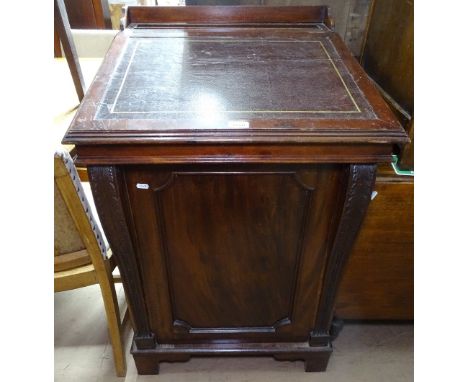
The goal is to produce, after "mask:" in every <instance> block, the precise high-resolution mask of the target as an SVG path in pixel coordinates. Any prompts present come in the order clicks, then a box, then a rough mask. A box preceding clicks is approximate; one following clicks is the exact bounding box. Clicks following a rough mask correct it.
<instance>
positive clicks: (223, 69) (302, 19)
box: [64, 7, 407, 374]
mask: <svg viewBox="0 0 468 382" xmlns="http://www.w3.org/2000/svg"><path fill="white" fill-rule="evenodd" d="M329 27H330V20H329V18H328V16H327V11H326V8H325V7H176V8H171V7H134V8H132V7H130V8H129V9H128V13H127V28H126V29H125V30H124V31H122V32H121V33H120V34H119V35H118V36H117V37H116V39H115V40H114V42H113V44H112V46H111V48H110V50H109V52H108V54H107V56H106V57H105V59H104V62H103V65H102V67H101V68H100V70H99V72H98V74H97V76H96V78H95V80H94V82H93V84H92V85H91V87H90V89H89V91H88V93H87V94H86V96H85V98H84V100H83V102H82V104H81V106H80V108H79V110H78V112H77V114H76V116H75V118H74V120H73V122H72V125H71V127H70V129H69V130H68V132H67V134H66V136H65V138H64V142H65V143H71V144H75V145H76V152H77V158H76V160H77V161H78V162H79V164H80V165H86V166H87V167H88V173H89V177H90V182H91V186H92V190H93V194H94V198H95V202H96V205H97V209H98V212H99V215H100V217H101V220H102V224H103V227H104V230H105V232H106V235H107V237H108V239H109V242H110V245H111V248H112V250H113V252H114V254H115V256H116V259H117V262H118V265H119V268H120V271H121V274H122V279H123V283H124V287H125V290H126V294H127V297H128V303H129V307H130V312H131V317H132V322H133V326H134V332H135V336H134V341H133V345H132V353H133V356H134V359H135V362H136V365H137V368H138V372H139V373H141V374H151V373H157V372H158V370H159V362H163V361H183V360H187V359H189V358H190V357H191V356H207V355H255V356H265V355H270V356H274V357H275V358H276V359H278V360H304V361H305V367H306V371H321V370H325V368H326V366H327V362H328V358H329V356H330V354H331V351H332V348H331V339H332V337H333V335H334V333H333V330H331V328H332V318H333V304H334V298H335V294H336V290H337V286H338V283H339V280H340V278H341V274H342V270H343V267H344V265H345V262H346V259H347V256H348V254H349V251H350V249H351V246H352V244H353V241H354V238H355V236H356V234H357V232H358V230H359V226H360V223H361V221H362V219H363V217H364V215H365V212H366V208H367V205H368V202H369V200H370V194H371V192H372V186H373V183H374V177H375V167H376V163H379V162H386V161H390V154H391V151H392V145H393V144H395V143H401V142H405V141H406V140H407V137H406V135H405V133H404V131H403V129H402V128H401V127H400V125H399V124H398V123H397V122H396V120H395V118H394V117H393V115H392V114H391V112H390V111H389V109H388V107H387V106H386V105H385V103H384V101H383V100H382V99H381V97H380V96H379V94H378V92H377V91H376V90H375V88H374V87H373V86H372V85H371V83H370V81H369V80H368V78H367V76H366V75H365V73H364V72H363V71H362V69H361V68H360V67H359V65H358V64H357V62H356V61H355V60H354V59H353V58H352V57H351V55H350V53H349V52H348V50H347V49H346V47H345V46H344V44H343V42H342V41H341V39H340V38H339V37H338V36H337V35H336V34H335V33H334V32H333V31H332V30H330V28H329Z"/></svg>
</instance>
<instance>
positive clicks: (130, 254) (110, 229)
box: [88, 166, 155, 349]
mask: <svg viewBox="0 0 468 382" xmlns="http://www.w3.org/2000/svg"><path fill="white" fill-rule="evenodd" d="M88 176H89V179H90V184H91V189H92V192H93V198H94V201H95V204H96V209H97V211H98V214H99V217H100V220H101V223H102V226H103V228H104V231H105V233H106V237H107V239H108V240H109V244H110V245H111V248H112V250H113V253H114V256H115V258H116V262H117V265H118V267H119V270H120V273H121V276H122V281H123V285H124V287H125V293H126V295H127V297H128V308H129V310H130V312H131V315H132V318H133V320H132V321H133V325H134V331H135V339H134V340H135V343H136V344H137V345H138V346H139V348H142V349H146V348H152V347H153V346H154V344H155V342H154V334H153V333H152V332H151V330H150V328H149V325H148V321H147V318H146V306H145V301H144V299H143V293H142V291H141V286H140V285H141V284H140V275H139V270H138V265H137V263H136V259H135V252H134V249H133V245H132V241H131V239H130V234H129V232H128V228H127V226H128V224H127V220H126V216H125V212H124V210H123V203H124V198H125V191H124V190H122V189H121V180H120V178H121V175H120V170H119V169H118V168H116V167H110V166H109V167H102V166H95V167H94V166H91V167H89V168H88Z"/></svg>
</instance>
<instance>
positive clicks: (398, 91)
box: [361, 0, 414, 114]
mask: <svg viewBox="0 0 468 382" xmlns="http://www.w3.org/2000/svg"><path fill="white" fill-rule="evenodd" d="M413 8H414V6H413V1H412V0H374V5H373V10H372V14H371V15H370V24H369V30H368V32H367V38H366V41H365V45H364V51H363V55H362V57H361V63H362V65H363V66H364V68H365V69H366V72H367V73H369V75H370V76H371V77H372V78H373V79H374V80H375V81H376V82H377V83H378V84H379V85H380V86H381V87H382V88H383V89H384V90H385V91H386V92H387V93H389V94H390V95H391V96H392V97H393V98H394V99H395V100H396V101H397V102H398V103H399V104H400V105H401V106H402V107H403V108H404V109H405V110H407V111H408V112H409V113H410V114H413V102H414V100H413V97H414V95H413V81H414V80H413V79H414V74H413V67H414V65H413V60H414V59H413V57H414V52H413V46H414V42H413V41H414V28H413V17H414V14H413Z"/></svg>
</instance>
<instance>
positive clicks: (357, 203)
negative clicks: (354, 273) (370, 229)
mask: <svg viewBox="0 0 468 382" xmlns="http://www.w3.org/2000/svg"><path fill="white" fill-rule="evenodd" d="M375 175H376V166H375V165H351V166H350V168H349V175H348V184H347V187H346V196H345V200H344V205H343V209H342V212H341V217H340V220H339V225H338V230H337V232H336V235H335V239H334V243H333V247H332V250H331V253H330V256H329V259H328V263H327V265H326V273H325V278H324V282H323V293H322V295H321V301H320V305H319V311H318V313H317V321H316V322H315V325H314V330H313V331H312V333H311V341H314V337H315V336H319V337H322V336H323V334H324V333H328V331H329V329H330V326H331V323H332V319H333V313H334V301H335V297H336V293H337V288H338V282H337V280H341V278H342V273H343V269H344V266H345V264H346V261H347V259H348V256H349V254H350V252H351V248H352V246H353V243H354V240H355V238H356V236H357V234H358V233H359V228H360V226H361V223H362V221H363V219H364V217H365V215H366V211H367V206H368V204H369V201H370V197H371V193H372V187H373V186H374V182H375Z"/></svg>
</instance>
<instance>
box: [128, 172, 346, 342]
mask: <svg viewBox="0 0 468 382" xmlns="http://www.w3.org/2000/svg"><path fill="white" fill-rule="evenodd" d="M343 176H344V171H343V168H342V166H340V165H320V166H308V167H289V168H285V167H284V166H283V167H271V166H270V167H263V168H246V167H243V168H232V169H229V168H228V169H227V168H226V166H223V167H222V169H221V168H219V169H218V168H215V167H210V168H206V167H205V168H197V169H194V168H193V167H192V168H190V169H184V168H174V167H173V168H168V167H161V166H160V167H156V166H146V167H128V168H127V169H126V171H125V182H126V187H127V192H128V201H129V203H128V207H129V208H128V210H129V214H130V215H131V219H132V220H133V221H134V227H135V230H134V232H133V239H134V241H135V245H136V246H137V248H138V250H137V254H138V255H137V256H138V259H137V260H138V263H139V267H140V270H141V274H142V284H143V293H144V295H145V298H146V301H147V302H148V304H147V307H148V309H149V312H148V317H149V322H150V326H151V329H152V331H153V332H154V333H156V335H157V337H158V338H157V340H158V341H161V342H164V343H171V342H174V343H175V342H178V341H184V340H185V341H187V340H193V339H197V338H198V339H210V338H223V339H229V338H232V339H235V338H240V337H242V338H243V339H246V338H249V337H252V338H256V339H260V338H261V339H262V340H264V341H278V340H282V339H283V340H284V339H288V340H289V341H291V340H296V341H307V339H308V337H309V334H310V331H311V330H312V329H313V327H314V321H315V316H316V312H317V308H318V303H319V298H320V296H319V294H318V293H317V291H320V290H321V288H320V283H321V281H322V275H323V272H324V262H325V261H326V259H327V257H328V256H327V253H328V251H329V250H330V248H329V245H328V244H327V243H330V240H327V237H333V236H332V235H333V234H334V232H332V231H333V230H334V223H335V222H333V221H332V216H334V215H336V211H337V210H339V209H340V208H341V200H342V197H343V195H341V193H342V191H341V190H343V189H344V187H342V182H343V180H344V178H343Z"/></svg>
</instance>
